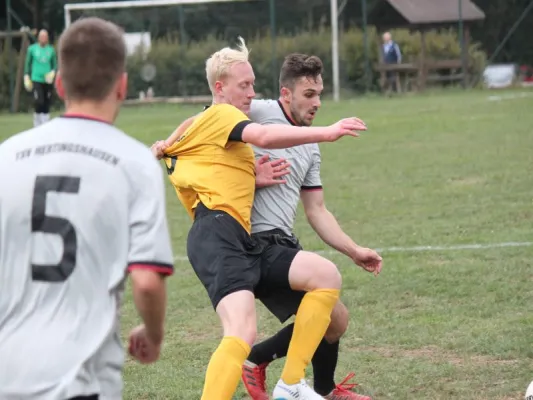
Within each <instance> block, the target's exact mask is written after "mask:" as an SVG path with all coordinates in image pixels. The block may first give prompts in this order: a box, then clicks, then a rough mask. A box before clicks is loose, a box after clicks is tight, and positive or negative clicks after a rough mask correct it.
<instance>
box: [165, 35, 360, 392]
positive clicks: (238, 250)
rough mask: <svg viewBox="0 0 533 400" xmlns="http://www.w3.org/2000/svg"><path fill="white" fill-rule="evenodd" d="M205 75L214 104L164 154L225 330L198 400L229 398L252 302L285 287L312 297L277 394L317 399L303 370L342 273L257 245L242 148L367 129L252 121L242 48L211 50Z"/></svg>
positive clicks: (247, 154) (347, 123)
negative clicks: (268, 124)
mask: <svg viewBox="0 0 533 400" xmlns="http://www.w3.org/2000/svg"><path fill="white" fill-rule="evenodd" d="M206 70H207V78H208V82H209V86H210V88H211V91H212V93H213V105H212V106H211V107H209V108H208V109H207V110H205V111H204V112H203V113H201V115H199V116H197V117H196V118H195V119H194V120H193V121H189V122H188V123H189V124H190V126H189V128H188V129H184V130H182V129H178V130H177V131H176V135H177V137H175V139H172V140H170V143H169V144H171V145H170V147H168V148H166V149H165V150H164V151H165V152H166V154H167V158H166V159H165V161H166V162H167V168H168V172H169V175H170V180H171V182H172V184H173V185H174V186H175V187H176V191H177V195H178V197H179V199H180V201H181V202H182V203H183V205H184V206H185V208H186V210H187V211H188V213H189V215H190V216H191V218H193V220H194V222H193V226H192V228H191V230H190V232H189V235H188V240H187V253H188V256H189V260H190V262H191V265H192V266H193V268H194V270H195V272H196V274H197V276H198V277H199V279H200V280H201V281H202V283H203V284H204V286H205V288H206V290H207V292H208V294H209V296H210V298H211V301H212V304H213V306H214V307H215V310H216V312H217V314H218V315H219V317H220V320H221V322H222V326H223V330H224V338H223V339H222V341H221V343H220V345H219V346H218V348H217V349H216V351H215V352H214V354H213V355H212V357H211V360H210V362H209V365H208V368H207V373H206V379H205V384H204V389H203V395H202V399H203V400H228V399H231V397H232V395H233V394H234V392H235V390H236V388H237V385H238V382H239V378H240V375H241V369H242V365H243V363H244V361H245V359H246V357H247V355H248V354H249V352H250V346H251V345H252V344H253V343H254V341H255V337H256V312H255V295H257V296H261V295H262V294H266V293H272V292H274V293H275V292H276V291H278V290H290V289H291V288H292V289H293V290H304V291H307V292H308V293H307V294H306V296H305V299H304V300H303V301H302V304H301V306H300V309H299V310H298V315H297V317H296V323H295V329H294V339H293V340H292V341H291V344H290V346H289V354H288V357H287V363H286V366H285V368H284V371H283V375H282V379H281V380H280V382H279V385H278V386H279V387H280V389H279V390H288V391H289V392H288V393H296V394H295V395H292V397H286V398H287V399H293V398H306V399H320V398H321V397H320V396H319V395H318V394H316V393H315V392H314V391H313V390H312V389H311V388H309V387H308V386H307V384H306V383H305V381H304V380H303V378H304V370H305V367H306V365H308V364H309V362H310V360H311V357H312V355H313V353H314V352H315V350H316V348H317V346H318V343H319V342H320V340H321V339H322V337H323V336H324V333H325V332H326V329H327V327H328V325H329V322H330V315H331V311H332V309H333V307H334V305H335V303H336V302H337V299H338V297H339V289H340V285H341V280H340V274H339V273H338V271H337V269H336V267H335V265H334V264H332V263H331V262H329V261H327V260H325V259H323V258H322V257H320V256H318V255H316V254H311V253H305V252H299V251H298V250H294V249H287V248H283V247H281V246H278V247H276V246H272V247H269V248H268V249H263V248H261V247H259V246H256V245H255V244H254V243H253V241H252V240H251V237H250V232H251V224H250V214H251V206H252V201H253V196H254V189H255V159H254V154H253V150H252V148H251V147H250V146H249V145H248V144H254V145H257V146H260V147H264V148H283V147H291V146H294V145H298V144H304V143H318V142H326V141H334V140H337V139H338V138H339V137H341V136H344V135H351V136H357V135H358V134H357V132H356V131H357V130H366V126H365V125H364V123H363V122H362V121H360V120H358V119H356V118H349V119H345V120H341V121H339V122H338V123H337V124H335V125H332V126H330V127H316V128H311V127H294V126H287V125H270V126H262V125H259V124H254V123H252V122H251V121H250V120H249V118H248V117H247V116H246V113H247V112H249V110H250V103H251V101H252V99H253V97H254V96H255V93H254V89H253V84H254V80H255V77H254V74H253V69H252V67H251V65H250V63H249V62H248V50H247V49H246V46H245V45H244V41H242V42H241V47H240V49H239V50H233V49H229V48H226V49H223V50H221V51H219V52H217V53H215V54H214V55H213V56H212V57H211V58H210V59H209V60H208V61H207V65H206ZM176 139H177V140H176ZM213 159H216V163H213V162H212V160H213ZM310 265H311V266H310ZM304 266H305V267H304ZM283 388H285V389H283ZM294 396H299V397H294Z"/></svg>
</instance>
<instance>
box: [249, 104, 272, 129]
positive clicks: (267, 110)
mask: <svg viewBox="0 0 533 400" xmlns="http://www.w3.org/2000/svg"><path fill="white" fill-rule="evenodd" d="M273 104H274V105H275V107H278V108H279V106H278V105H277V103H274V102H272V101H267V100H252V104H251V106H250V113H249V114H248V115H249V116H250V120H252V122H255V123H258V124H265V123H268V122H270V119H271V118H272V115H273V113H274V110H275V107H273Z"/></svg>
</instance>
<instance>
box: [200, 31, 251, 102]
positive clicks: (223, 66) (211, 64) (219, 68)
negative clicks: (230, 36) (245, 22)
mask: <svg viewBox="0 0 533 400" xmlns="http://www.w3.org/2000/svg"><path fill="white" fill-rule="evenodd" d="M249 54H250V51H249V50H248V48H247V47H246V43H245V42H244V39H243V38H242V37H240V36H239V44H238V45H237V49H232V48H231V47H224V48H223V49H221V50H219V51H217V52H216V53H214V54H212V55H211V57H209V58H208V59H207V61H206V63H205V72H206V75H207V83H208V84H209V89H211V92H213V93H214V91H215V82H216V81H218V80H220V79H223V78H224V77H226V76H227V74H228V70H229V69H230V68H231V66H232V65H234V64H238V63H245V62H248V56H249Z"/></svg>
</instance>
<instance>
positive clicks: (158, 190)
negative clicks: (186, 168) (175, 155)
mask: <svg viewBox="0 0 533 400" xmlns="http://www.w3.org/2000/svg"><path fill="white" fill-rule="evenodd" d="M150 156H151V154H150ZM149 161H153V162H148V163H147V164H149V165H139V166H138V168H136V169H137V171H135V173H136V175H135V176H133V177H132V178H131V182H133V183H132V184H133V185H134V188H133V190H132V191H131V193H132V197H131V199H130V209H129V229H130V235H129V236H130V244H129V253H128V271H131V270H133V269H139V268H141V269H150V270H153V271H156V272H159V273H161V274H163V275H171V274H172V273H173V270H174V268H173V261H174V259H173V254H172V247H171V242H170V234H169V230H168V223H167V218H166V204H165V187H164V184H163V175H162V171H161V168H159V165H158V164H157V161H156V160H155V159H153V160H149Z"/></svg>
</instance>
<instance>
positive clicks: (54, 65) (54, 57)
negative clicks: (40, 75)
mask: <svg viewBox="0 0 533 400" xmlns="http://www.w3.org/2000/svg"><path fill="white" fill-rule="evenodd" d="M50 67H51V68H52V71H57V53H56V50H55V49H54V48H53V47H52V59H51V60H50Z"/></svg>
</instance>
